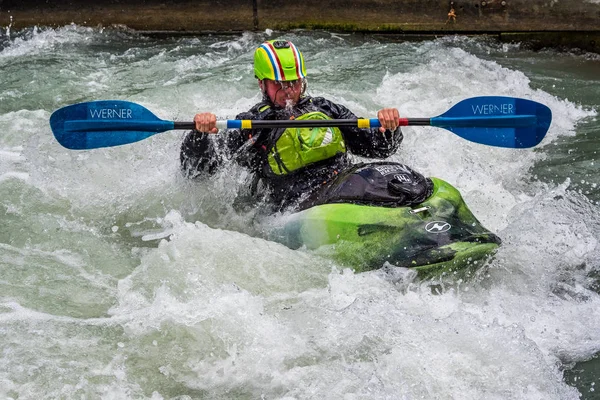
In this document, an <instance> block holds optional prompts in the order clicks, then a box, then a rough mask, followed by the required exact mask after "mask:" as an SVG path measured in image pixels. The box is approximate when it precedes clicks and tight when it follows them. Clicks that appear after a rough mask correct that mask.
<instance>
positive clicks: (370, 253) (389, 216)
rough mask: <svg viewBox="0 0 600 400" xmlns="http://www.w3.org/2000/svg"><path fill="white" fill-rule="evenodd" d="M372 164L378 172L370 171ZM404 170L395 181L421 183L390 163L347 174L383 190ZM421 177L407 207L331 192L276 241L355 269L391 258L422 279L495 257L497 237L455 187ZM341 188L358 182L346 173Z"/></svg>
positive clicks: (285, 226) (294, 218)
mask: <svg viewBox="0 0 600 400" xmlns="http://www.w3.org/2000/svg"><path fill="white" fill-rule="evenodd" d="M373 166H375V168H373ZM394 167H398V168H399V170H393V168H394ZM377 168H378V169H379V171H383V172H384V174H379V173H378V171H374V169H377ZM382 168H384V169H382ZM390 168H392V171H391V172H389V169H390ZM407 170H408V171H410V172H411V173H412V174H413V175H412V176H410V174H406V173H405V174H403V175H409V178H408V179H407V178H402V176H401V178H402V181H403V182H405V183H406V184H408V185H409V186H411V184H412V186H415V185H414V181H416V180H419V178H421V179H422V180H425V178H423V177H422V176H421V175H419V174H418V173H415V172H414V171H412V170H410V169H408V168H407V167H405V166H403V165H401V164H394V163H379V164H369V165H367V166H363V167H362V169H358V170H357V171H352V173H351V174H348V175H349V176H352V177H353V178H355V177H356V176H358V175H362V178H363V179H362V180H363V181H365V182H367V184H366V185H367V186H379V187H381V186H384V189H387V188H386V187H385V186H386V183H389V182H390V177H389V176H390V175H391V176H396V177H398V172H399V171H400V172H406V171H407ZM365 171H366V172H365ZM386 172H387V175H388V176H387V177H386V174H385V173H386ZM415 176H417V179H415ZM411 180H412V182H411ZM426 181H427V182H428V183H429V190H428V192H427V193H426V197H425V198H424V199H422V200H419V202H418V203H414V202H413V203H411V202H410V201H408V203H410V204H406V203H407V200H406V198H403V200H402V201H400V202H397V203H394V202H393V201H390V199H389V198H385V199H382V198H381V196H379V198H376V197H377V196H373V195H372V191H370V192H369V191H368V190H367V191H365V190H361V191H360V194H361V195H363V197H365V201H357V200H356V199H357V198H358V197H357V196H354V199H353V200H351V201H349V200H348V199H347V198H343V197H344V196H342V198H340V196H337V197H334V198H333V199H329V201H328V202H327V203H325V204H318V205H315V206H312V207H310V208H307V209H305V210H303V211H300V212H297V213H295V214H292V215H289V216H287V217H285V218H284V221H283V223H282V225H281V226H280V228H279V229H277V230H276V233H275V235H276V238H275V240H277V241H280V242H282V243H284V244H286V245H287V246H288V247H291V248H294V249H295V248H301V247H305V248H307V249H310V250H316V251H317V252H318V253H319V254H323V255H326V256H328V257H331V258H332V259H334V260H335V261H337V262H339V263H341V264H342V265H344V266H348V267H351V268H353V269H354V270H355V271H356V272H362V271H368V270H373V269H378V268H381V267H383V266H384V265H386V263H389V264H391V265H393V266H397V267H405V268H411V269H414V270H416V271H417V272H418V276H419V278H422V279H427V278H431V277H440V276H443V275H448V274H457V273H462V272H465V271H472V270H474V269H476V268H479V266H480V265H483V263H484V262H485V260H487V259H488V258H489V257H490V256H491V255H493V254H494V252H495V250H496V249H497V248H498V246H499V245H500V243H501V241H500V239H499V238H498V237H497V236H496V235H495V234H493V233H491V232H490V231H488V230H487V229H486V228H484V227H483V226H482V225H481V223H480V222H479V221H478V220H477V218H475V216H474V215H473V214H472V213H471V211H470V210H469V208H468V207H467V205H466V204H465V202H464V200H463V198H462V196H461V194H460V192H459V191H458V190H457V189H456V188H454V187H453V186H452V185H450V184H449V183H447V182H445V181H443V180H441V179H437V178H429V179H426ZM421 183H422V182H421ZM343 186H346V187H347V186H351V187H352V188H353V190H354V191H355V192H356V187H357V186H358V185H357V181H356V179H355V180H354V182H352V179H348V178H347V177H345V178H344V179H343V183H342V184H337V188H336V191H337V193H339V192H340V189H339V187H343ZM342 191H343V190H342ZM365 192H366V195H365ZM405 192H406V191H405ZM346 197H348V196H346ZM404 197H406V196H404ZM412 197H413V200H414V196H412ZM375 198H376V199H375ZM461 276H462V275H461Z"/></svg>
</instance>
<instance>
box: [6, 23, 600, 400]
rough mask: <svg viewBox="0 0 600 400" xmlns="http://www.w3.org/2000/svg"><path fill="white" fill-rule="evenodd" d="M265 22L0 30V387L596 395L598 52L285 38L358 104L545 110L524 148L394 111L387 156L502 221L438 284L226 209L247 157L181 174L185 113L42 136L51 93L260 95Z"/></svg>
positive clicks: (450, 41)
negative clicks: (269, 236)
mask: <svg viewBox="0 0 600 400" xmlns="http://www.w3.org/2000/svg"><path fill="white" fill-rule="evenodd" d="M279 36H280V34H278V33H277V32H271V31H266V32H260V33H245V34H243V35H230V36H218V35H215V36H204V37H179V38H152V37H148V36H143V35H139V34H135V33H131V32H126V31H117V30H103V29H90V28H83V27H77V26H67V27H63V28H58V29H41V28H36V29H30V30H26V31H20V32H15V31H11V30H10V29H9V28H2V31H0V71H1V74H0V226H1V228H0V398H2V399H9V398H12V399H57V398H61V399H72V398H73V399H74V398H78V399H82V398H84V399H141V398H145V399H153V400H158V399H173V398H176V399H232V398H235V399H260V398H264V399H462V400H465V399H477V400H479V399H503V400H505V399H540V400H541V399H543V400H549V399H557V400H564V399H578V398H584V399H593V398H600V396H599V395H598V392H600V373H599V370H600V367H599V363H598V359H597V358H596V357H597V354H598V352H599V351H600V295H599V294H598V293H599V291H600V261H599V260H600V244H599V242H598V240H599V238H600V212H599V211H600V204H599V203H600V188H599V187H598V186H599V184H600V160H599V156H598V152H599V151H600V121H599V119H598V112H599V111H600V57H599V56H598V55H594V54H588V53H581V52H577V51H574V52H557V51H554V50H544V51H538V52H533V51H530V50H528V49H527V48H526V47H525V46H522V45H519V44H502V43H498V42H496V41H494V40H492V39H486V38H481V37H480V38H467V37H447V38H439V39H435V40H426V41H408V42H406V41H405V42H403V41H400V40H397V38H394V37H386V36H368V35H341V34H329V33H319V32H312V33H308V32H294V33H291V34H287V35H285V37H286V38H288V39H291V40H292V41H294V42H295V43H296V45H297V46H298V47H299V48H300V49H301V50H302V52H303V53H304V56H305V59H306V64H307V72H308V82H309V86H308V88H309V89H308V90H309V93H310V94H312V95H321V96H324V97H327V98H329V99H331V100H333V101H336V102H339V103H342V104H345V105H346V106H348V107H349V108H350V109H351V110H353V111H354V112H355V113H356V114H357V115H360V116H363V117H370V118H373V117H375V115H376V111H377V110H378V109H380V108H382V107H397V108H399V110H400V112H401V113H402V115H404V116H407V117H431V116H436V115H439V114H442V113H443V112H445V111H446V110H447V109H449V108H450V107H451V106H452V105H453V104H455V103H457V102H458V101H460V100H462V99H465V98H469V97H474V96H480V95H495V96H512V97H522V98H527V99H532V100H535V101H538V102H541V103H544V104H546V105H547V106H548V107H550V109H551V110H552V113H553V122H552V125H551V127H550V129H549V131H548V134H547V136H546V138H545V139H544V140H543V141H542V143H541V144H540V145H539V146H537V147H536V148H534V149H520V150H515V149H504V148H494V147H490V146H484V145H480V144H476V143H472V142H468V141H466V140H464V139H461V138H460V137H458V136H456V135H454V134H452V133H451V132H448V131H446V130H443V129H436V128H431V127H407V128H405V129H404V135H405V140H404V142H403V144H402V146H401V148H400V150H399V151H398V152H397V153H396V154H394V155H393V156H392V157H390V160H393V161H397V162H402V163H405V164H408V165H410V166H412V167H414V168H415V169H416V170H418V171H420V172H422V173H423V174H425V175H428V176H436V177H439V178H442V179H444V180H446V181H448V182H450V183H452V184H453V185H455V186H456V187H457V188H458V189H459V190H460V191H461V193H462V194H463V196H464V198H465V200H466V202H467V204H468V205H469V207H470V208H471V210H472V211H473V213H474V214H475V215H476V216H477V217H478V219H479V220H480V221H481V222H482V224H483V225H484V226H486V227H487V228H488V229H490V230H491V231H493V232H495V233H497V234H498V235H499V236H500V237H501V238H502V239H503V246H502V247H501V248H500V249H499V251H498V253H497V255H496V258H495V259H494V260H493V261H491V262H490V264H489V265H488V266H487V268H486V269H485V273H482V274H480V275H479V276H477V277H476V278H473V279H472V280H468V281H457V282H449V283H444V284H441V285H440V284H439V283H436V284H435V285H434V284H433V283H432V282H417V281H414V280H412V279H411V275H410V274H403V273H402V271H397V272H398V273H389V272H387V273H386V272H383V271H372V272H368V273H362V274H355V273H353V272H352V271H350V270H348V269H346V268H344V266H343V265H336V264H335V263H333V262H332V261H331V260H329V259H327V258H326V257H323V256H322V255H320V254H317V253H315V252H311V251H308V250H306V249H300V250H291V249H288V248H286V247H285V246H283V245H281V244H278V243H275V242H272V241H269V240H266V239H265V237H266V236H265V232H266V231H268V229H269V226H268V223H266V222H264V221H263V222H261V221H260V220H259V219H257V218H255V217H256V212H255V210H252V209H250V210H245V211H241V210H239V209H237V208H236V207H234V204H235V200H236V196H237V193H238V192H239V189H240V188H241V187H242V186H243V185H244V181H245V178H247V174H246V173H245V171H243V170H241V169H239V167H234V166H232V167H230V168H227V169H224V170H223V171H220V172H219V173H217V174H216V175H215V176H213V177H211V178H210V179H204V180H200V181H197V182H190V181H188V180H186V179H185V178H183V177H182V176H181V174H180V172H179V145H180V143H181V139H182V136H183V134H184V133H183V132H181V131H171V132H165V133H161V134H158V135H155V136H153V137H151V138H149V139H146V140H143V141H140V142H137V143H134V144H130V145H126V146H120V147H114V148H104V149H98V150H91V151H71V150H67V149H65V148H63V147H61V146H60V145H59V144H58V143H57V142H56V141H55V139H54V137H53V135H52V132H51V130H50V127H49V124H48V120H49V117H50V114H51V113H52V112H53V111H54V110H56V109H58V108H61V107H64V106H67V105H69V104H74V103H77V102H81V101H92V100H101V99H120V100H129V101H133V102H136V103H139V104H141V105H143V106H145V107H147V108H148V109H150V110H151V111H152V112H154V113H155V114H156V115H157V116H159V117H161V118H163V119H169V120H176V121H190V120H191V119H192V118H193V115H194V114H195V113H196V112H198V111H212V112H214V113H216V114H217V115H218V116H219V117H223V118H231V117H234V116H235V115H236V114H237V113H238V112H240V111H244V110H247V109H249V108H250V107H251V106H252V105H253V104H255V103H256V102H257V101H258V100H259V94H258V88H257V84H256V80H255V79H254V77H253V72H252V54H253V50H254V49H255V48H256V46H257V45H259V44H260V43H261V42H262V41H263V40H265V39H272V38H276V37H279ZM274 218H275V219H277V216H275V217H274ZM271 222H273V221H271ZM275 223H276V221H275Z"/></svg>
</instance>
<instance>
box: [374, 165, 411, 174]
mask: <svg viewBox="0 0 600 400" xmlns="http://www.w3.org/2000/svg"><path fill="white" fill-rule="evenodd" d="M372 168H373V169H374V170H375V171H377V172H379V173H380V174H381V175H383V176H386V175H391V174H407V175H410V174H412V171H411V170H410V169H409V168H408V167H407V166H406V165H403V164H392V165H376V166H374V167H372Z"/></svg>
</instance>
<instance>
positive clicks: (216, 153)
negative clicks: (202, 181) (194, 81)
mask: <svg viewBox="0 0 600 400" xmlns="http://www.w3.org/2000/svg"><path fill="white" fill-rule="evenodd" d="M252 116H253V114H252V113H250V112H247V113H242V114H239V115H237V116H236V119H252ZM249 137H250V131H249V130H238V129H230V130H226V131H221V132H219V133H218V134H216V135H215V134H209V133H205V132H198V131H197V130H193V131H191V132H188V133H187V134H186V136H185V137H184V139H183V142H182V143H181V152H180V156H179V158H180V162H181V170H182V172H183V174H184V175H185V176H186V177H188V178H195V177H198V176H200V175H205V174H209V175H210V174H212V173H214V172H215V171H216V170H217V169H218V168H219V167H220V166H221V165H223V164H224V163H225V162H227V161H228V160H231V159H232V158H233V156H234V154H236V152H237V151H238V150H240V149H241V148H242V146H243V145H244V143H246V142H247V140H248V138H249Z"/></svg>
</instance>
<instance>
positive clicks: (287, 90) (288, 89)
mask: <svg viewBox="0 0 600 400" xmlns="http://www.w3.org/2000/svg"><path fill="white" fill-rule="evenodd" d="M263 85H265V86H264V87H265V91H266V93H267V96H269V99H271V101H272V102H273V104H275V105H278V106H279V107H282V108H284V107H286V106H293V105H295V104H296V103H298V100H300V95H301V94H302V80H301V79H298V80H295V81H287V82H277V81H272V80H269V79H265V80H263Z"/></svg>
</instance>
